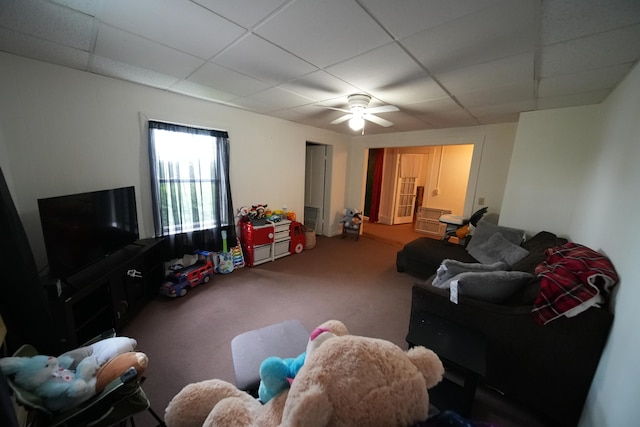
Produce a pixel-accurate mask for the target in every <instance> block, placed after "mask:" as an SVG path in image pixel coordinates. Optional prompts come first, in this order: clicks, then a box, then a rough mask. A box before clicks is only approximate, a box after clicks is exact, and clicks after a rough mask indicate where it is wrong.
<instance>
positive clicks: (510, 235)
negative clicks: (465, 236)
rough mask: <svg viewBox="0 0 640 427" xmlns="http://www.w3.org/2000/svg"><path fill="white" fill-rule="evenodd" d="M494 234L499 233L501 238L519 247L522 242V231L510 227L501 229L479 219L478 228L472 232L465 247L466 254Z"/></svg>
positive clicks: (501, 227)
mask: <svg viewBox="0 0 640 427" xmlns="http://www.w3.org/2000/svg"><path fill="white" fill-rule="evenodd" d="M495 233H500V234H501V235H502V237H504V238H505V239H507V240H508V241H510V242H511V243H513V244H516V245H520V244H521V243H522V241H523V240H524V230H521V229H518V228H511V227H503V226H500V225H496V224H492V223H490V222H488V221H485V220H484V219H481V220H480V221H478V226H477V227H476V228H475V230H474V231H473V237H472V239H471V240H470V241H469V244H468V245H467V252H469V251H470V250H472V249H473V248H475V247H476V246H478V245H481V244H482V243H485V242H486V241H487V240H489V239H490V238H491V236H493V235H494V234H495ZM469 253H471V252H469Z"/></svg>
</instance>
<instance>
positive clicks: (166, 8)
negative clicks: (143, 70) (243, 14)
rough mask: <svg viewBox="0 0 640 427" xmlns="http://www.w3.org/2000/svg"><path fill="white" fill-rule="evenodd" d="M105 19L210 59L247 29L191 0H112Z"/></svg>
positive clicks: (127, 29)
mask: <svg viewBox="0 0 640 427" xmlns="http://www.w3.org/2000/svg"><path fill="white" fill-rule="evenodd" d="M101 19H102V22H104V23H106V24H109V25H112V26H114V27H118V28H120V29H123V30H125V31H127V32H129V33H132V34H138V35H140V36H142V37H144V38H147V39H150V40H154V41H156V42H158V43H159V44H163V45H165V46H169V47H171V48H173V49H177V50H181V51H184V52H186V53H189V54H191V55H194V56H197V57H199V58H203V59H209V58H211V57H212V56H213V55H215V54H216V53H218V52H220V51H221V50H222V49H223V48H225V47H226V46H228V45H229V44H230V43H231V42H232V41H233V40H235V39H237V38H238V37H240V36H241V35H242V34H243V33H244V32H245V30H244V29H243V28H241V27H239V26H237V25H236V24H233V23H231V22H229V21H227V20H226V19H223V18H221V17H220V16H218V15H216V14H214V13H212V12H210V11H208V10H206V9H204V8H203V7H201V6H199V5H196V4H194V3H193V2H191V1H188V0H136V1H134V2H132V1H130V0H109V1H107V2H105V4H104V7H103V11H102V13H101Z"/></svg>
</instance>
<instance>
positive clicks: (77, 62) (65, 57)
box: [0, 28, 89, 70]
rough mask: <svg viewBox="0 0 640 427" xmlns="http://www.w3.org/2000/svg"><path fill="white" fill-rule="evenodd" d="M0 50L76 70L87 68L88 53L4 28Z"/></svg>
mask: <svg viewBox="0 0 640 427" xmlns="http://www.w3.org/2000/svg"><path fill="white" fill-rule="evenodd" d="M0 50H1V51H4V52H9V53H13V54H16V55H22V56H26V57H28V58H32V59H37V60H39V61H45V62H50V63H52V64H56V65H63V66H65V67H70V68H75V69H78V70H87V68H88V67H89V52H86V51H84V50H81V49H74V48H71V47H68V46H64V45H61V44H58V43H51V42H48V41H43V40H41V39H37V38H35V37H32V36H30V35H27V34H22V33H17V32H15V31H13V30H7V29H4V28H0Z"/></svg>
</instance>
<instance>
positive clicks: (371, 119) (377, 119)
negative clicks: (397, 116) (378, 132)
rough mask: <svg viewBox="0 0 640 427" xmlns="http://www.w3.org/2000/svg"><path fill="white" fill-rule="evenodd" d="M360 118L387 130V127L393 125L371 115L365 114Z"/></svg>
mask: <svg viewBox="0 0 640 427" xmlns="http://www.w3.org/2000/svg"><path fill="white" fill-rule="evenodd" d="M362 118H364V119H365V120H369V121H370V122H373V123H375V124H377V125H380V126H382V127H385V128H388V127H389V126H393V123H391V122H390V121H389V120H385V119H383V118H381V117H378V116H374V115H373V114H369V113H365V114H364V116H362Z"/></svg>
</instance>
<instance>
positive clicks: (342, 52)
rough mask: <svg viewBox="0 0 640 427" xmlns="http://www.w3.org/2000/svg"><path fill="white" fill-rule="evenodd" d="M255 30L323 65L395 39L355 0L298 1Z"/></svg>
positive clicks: (287, 48)
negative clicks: (354, 0) (353, 0)
mask: <svg viewBox="0 0 640 427" xmlns="http://www.w3.org/2000/svg"><path fill="white" fill-rule="evenodd" d="M255 31H256V33H257V34H259V35H260V36H262V37H265V38H267V39H269V40H272V41H273V42H274V43H276V44H277V45H279V46H282V48H283V49H285V50H287V51H289V52H291V53H294V54H295V55H297V56H299V57H300V58H305V59H306V60H307V61H309V62H310V63H312V64H314V65H316V66H318V67H321V68H323V67H327V66H329V65H331V64H335V63H337V62H340V61H344V60H345V59H347V58H351V57H352V56H356V55H358V54H360V53H363V52H366V51H368V50H371V49H374V48H376V47H378V46H382V45H385V44H387V43H389V42H391V41H392V39H391V37H389V35H388V34H387V33H386V32H385V31H384V30H383V29H381V28H380V27H379V26H378V25H377V24H376V23H375V21H374V20H373V19H371V17H370V16H369V15H367V14H366V13H365V12H364V11H363V10H362V9H361V8H360V7H359V6H358V5H357V3H356V2H352V1H344V0H322V1H317V0H298V1H296V2H294V3H291V4H290V5H289V6H288V7H287V8H285V9H283V10H282V11H281V12H280V13H278V14H276V15H275V16H273V17H272V18H271V19H269V20H268V21H266V22H265V23H264V24H262V25H260V26H259V27H258V28H257V29H256V30H255Z"/></svg>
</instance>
